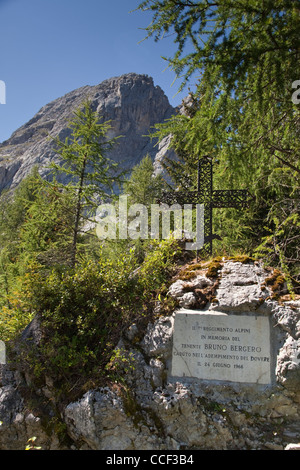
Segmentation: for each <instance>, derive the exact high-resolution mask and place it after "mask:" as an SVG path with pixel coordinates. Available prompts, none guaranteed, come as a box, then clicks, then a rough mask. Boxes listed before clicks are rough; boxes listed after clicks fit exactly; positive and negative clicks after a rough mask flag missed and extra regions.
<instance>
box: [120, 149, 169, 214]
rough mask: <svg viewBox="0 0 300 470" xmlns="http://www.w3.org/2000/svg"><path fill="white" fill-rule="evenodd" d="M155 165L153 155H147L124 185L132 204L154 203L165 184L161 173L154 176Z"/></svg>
mask: <svg viewBox="0 0 300 470" xmlns="http://www.w3.org/2000/svg"><path fill="white" fill-rule="evenodd" d="M153 173H154V167H153V163H152V160H151V157H150V156H149V155H147V156H146V157H144V158H143V159H142V160H141V162H140V163H139V164H138V165H136V166H135V167H134V168H133V170H132V172H131V175H130V178H129V179H128V180H127V181H125V183H124V186H123V191H124V194H127V195H128V196H129V203H130V204H143V205H145V206H150V204H152V203H154V202H155V200H156V199H157V198H159V195H160V194H161V189H162V186H163V180H162V177H161V175H157V176H154V175H153Z"/></svg>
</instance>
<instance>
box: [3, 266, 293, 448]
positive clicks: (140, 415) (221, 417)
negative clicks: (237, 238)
mask: <svg viewBox="0 0 300 470" xmlns="http://www.w3.org/2000/svg"><path fill="white" fill-rule="evenodd" d="M269 274H270V273H269V272H267V271H265V270H264V269H263V268H262V266H261V265H260V264H254V263H251V264H244V265H242V264H241V263H237V262H233V261H224V263H223V265H222V270H220V273H219V281H220V283H219V287H218V289H217V291H216V293H215V295H216V297H217V303H214V304H213V306H212V305H208V306H206V307H205V310H206V311H209V309H210V308H212V309H214V310H215V309H216V308H220V309H221V310H222V309H225V311H226V312H229V310H230V309H232V312H234V314H235V315H236V314H239V313H242V312H245V314H246V315H249V314H250V315H251V314H253V312H258V311H259V312H260V314H261V315H266V316H269V317H270V328H271V331H272V341H273V345H274V350H275V355H274V356H275V357H274V361H273V363H274V369H276V370H275V371H274V376H275V379H274V382H272V383H271V384H269V385H265V384H263V385H257V384H247V383H237V382H236V383H235V382H226V381H219V382H217V383H216V382H215V381H203V380H197V379H195V380H194V379H191V378H186V377H172V376H171V373H170V371H171V360H172V344H173V331H174V314H172V315H170V316H160V315H161V312H158V313H157V317H156V319H155V320H154V321H151V322H149V323H148V325H147V326H146V329H145V331H144V332H142V331H141V330H139V328H140V327H139V326H138V325H137V324H133V325H132V327H131V328H129V329H128V330H127V331H126V332H125V334H124V337H123V338H121V339H120V341H119V344H118V347H119V348H120V349H121V351H122V354H124V357H125V356H126V357H131V358H132V362H131V367H128V363H127V362H126V361H125V362H124V371H120V377H122V386H120V384H115V385H114V384H112V385H110V386H107V387H102V388H95V389H91V390H89V391H88V392H87V393H85V394H84V395H83V396H82V397H81V398H79V399H77V400H75V401H72V402H70V403H67V404H66V405H64V407H63V409H60V413H61V419H62V422H63V423H64V426H65V429H66V433H67V435H68V437H69V438H70V439H71V444H69V447H68V448H76V449H93V450H134V449H137V450H163V449H168V450H180V449H182V450H184V449H191V450H193V449H200V450H201V449H202V450H222V449H226V450H230V449H238V450H246V449H253V450H259V449H272V450H281V449H282V450H283V449H292V448H294V447H295V446H296V447H297V445H298V444H299V441H300V428H299V414H300V406H299V404H300V394H299V389H300V373H299V371H300V359H299V346H300V345H299V339H300V338H299V330H300V309H299V306H298V305H297V304H295V303H291V302H282V303H279V302H278V301H276V300H274V299H268V298H266V297H263V303H262V302H261V301H260V302H259V303H257V296H260V295H261V294H264V295H266V291H265V290H262V291H261V286H262V284H263V282H264V279H265V278H266V277H267V276H269ZM204 281H205V282H204ZM209 282H211V283H213V281H211V280H209V279H208V280H206V278H205V276H202V277H201V278H199V279H196V278H195V279H193V280H192V281H191V280H189V281H184V283H186V284H184V288H185V293H188V292H189V290H188V287H187V284H188V283H190V284H189V285H190V289H191V292H192V289H194V287H195V285H196V286H197V288H201V287H199V286H202V288H203V289H206V288H207V286H208V287H209V286H210V285H211V284H209ZM182 286H183V284H182V282H180V283H179V282H177V283H176V285H175V283H173V285H171V286H170V289H169V295H171V294H172V295H175V297H176V298H177V299H180V298H181V296H182ZM30 328H31V329H33V330H34V325H31V327H30ZM30 328H28V329H27V330H26V332H25V334H24V335H23V339H24V336H25V337H28V334H29V333H30ZM37 331H38V330H37ZM30 337H32V336H31V335H30ZM1 370H2V372H1ZM0 372H1V373H0V421H2V423H3V424H2V426H0V449H7V448H9V449H21V448H24V446H25V444H26V439H28V438H30V437H32V435H37V436H38V437H39V442H38V445H42V447H43V448H44V449H59V448H61V445H62V444H61V443H60V442H59V440H58V439H57V438H56V439H55V435H53V434H52V435H51V436H49V435H46V434H45V430H44V427H43V426H42V423H41V419H40V417H39V416H38V415H37V414H36V413H35V411H34V410H29V409H28V408H26V400H25V399H24V397H23V396H22V393H21V390H22V387H20V384H22V377H18V376H17V374H16V372H14V371H12V370H10V368H9V367H8V366H2V369H0ZM23 381H24V379H23ZM23 385H24V384H23ZM53 387H54V384H51V383H48V384H47V390H45V388H42V389H41V390H40V391H39V394H40V395H43V394H44V396H45V397H46V399H47V402H50V401H51V399H52V398H53V397H51V393H54V394H55V390H53ZM36 392H38V391H36ZM50 419H51V414H49V413H48V420H50Z"/></svg>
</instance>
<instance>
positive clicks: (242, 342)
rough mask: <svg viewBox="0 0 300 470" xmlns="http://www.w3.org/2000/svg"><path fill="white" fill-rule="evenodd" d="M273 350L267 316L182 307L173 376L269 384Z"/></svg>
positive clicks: (176, 324)
mask: <svg viewBox="0 0 300 470" xmlns="http://www.w3.org/2000/svg"><path fill="white" fill-rule="evenodd" d="M270 350H271V346H270V324H269V318H268V317H266V316H254V315H243V314H240V315H228V314H225V313H220V312H214V311H208V312H203V311H196V310H185V309H182V310H179V311H177V312H176V314H175V322H174V336H173V356H172V371H171V375H172V376H176V377H196V378H199V379H203V380H217V381H229V382H244V383H256V384H270V383H271V351H270Z"/></svg>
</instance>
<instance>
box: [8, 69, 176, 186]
mask: <svg viewBox="0 0 300 470" xmlns="http://www.w3.org/2000/svg"><path fill="white" fill-rule="evenodd" d="M87 98H89V99H90V101H91V103H92V104H91V105H92V108H93V110H94V111H97V112H98V113H99V115H100V116H101V117H102V119H103V120H104V121H111V125H112V129H111V131H110V132H109V138H111V137H117V136H122V138H121V139H120V141H119V142H120V143H119V144H117V145H116V146H115V147H114V148H113V150H112V151H111V152H110V154H109V157H110V158H112V159H113V160H115V161H117V162H119V163H120V162H122V165H123V166H124V169H126V170H130V169H132V168H133V166H134V165H136V164H137V163H139V162H140V161H141V160H142V158H143V157H144V156H145V155H147V154H149V155H150V156H151V158H152V160H153V161H154V162H155V164H156V159H157V156H158V160H159V159H160V158H161V153H162V148H161V147H159V146H158V147H157V146H156V144H157V142H156V141H154V142H152V141H151V139H150V137H149V134H150V132H151V128H152V127H153V126H154V125H155V124H156V123H159V122H163V121H165V120H166V119H169V118H170V117H171V116H172V114H174V113H175V112H176V109H175V108H173V107H172V106H171V105H170V103H169V101H168V98H167V97H166V95H165V94H164V92H163V90H162V89H161V88H160V87H159V86H157V85H154V82H153V78H152V77H149V76H148V75H142V74H136V73H128V74H124V75H121V76H119V77H112V78H109V79H106V80H104V81H103V82H101V83H99V84H98V85H92V86H90V85H85V86H83V87H80V88H77V89H75V90H72V91H70V92H68V93H66V94H65V95H63V96H62V97H59V98H56V99H55V100H53V101H51V102H50V103H47V104H46V105H44V106H43V107H42V108H41V109H40V110H39V111H38V112H37V113H36V114H35V115H34V116H33V117H32V118H31V119H30V120H29V121H28V122H26V123H25V124H24V125H22V126H21V127H19V128H18V129H17V130H16V131H15V132H13V133H12V135H11V136H10V138H9V139H7V140H5V141H4V142H2V143H0V191H2V190H4V189H14V188H15V187H16V186H17V185H18V184H19V183H20V181H21V180H22V179H23V178H24V177H25V176H27V175H28V174H29V173H30V172H31V170H32V169H33V167H34V166H38V167H39V172H40V174H41V176H42V177H44V178H47V176H48V174H49V170H47V166H48V165H49V163H50V162H51V161H53V160H56V159H57V154H56V152H55V150H54V148H53V146H54V142H53V141H52V139H49V134H50V135H51V136H52V137H59V138H60V139H61V140H64V139H65V138H66V137H67V136H68V135H69V134H70V130H69V129H68V122H69V121H70V119H71V118H72V114H73V113H74V111H75V110H76V109H78V107H80V106H81V104H82V103H83V101H85V100H86V99H87ZM165 150H166V148H165V147H164V146H163V151H165ZM63 182H64V181H63Z"/></svg>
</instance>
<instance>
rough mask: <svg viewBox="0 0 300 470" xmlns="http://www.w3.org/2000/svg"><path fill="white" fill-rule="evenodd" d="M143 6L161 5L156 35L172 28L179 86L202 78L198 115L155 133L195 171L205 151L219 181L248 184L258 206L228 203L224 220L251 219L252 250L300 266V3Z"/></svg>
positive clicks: (148, 5)
mask: <svg viewBox="0 0 300 470" xmlns="http://www.w3.org/2000/svg"><path fill="white" fill-rule="evenodd" d="M138 8H139V9H140V10H142V11H144V10H147V11H151V12H152V14H153V20H152V22H151V24H150V25H149V26H148V27H147V28H146V34H147V37H148V38H149V37H153V38H154V39H155V40H156V41H158V40H161V39H163V38H164V37H165V36H167V35H172V36H173V37H174V43H175V44H176V46H177V48H176V51H175V53H174V55H173V56H171V57H169V58H166V60H167V62H168V64H169V66H170V67H171V68H172V69H173V70H174V72H175V73H176V75H177V76H178V78H179V77H180V81H181V88H183V87H184V86H185V85H186V84H187V83H188V82H189V81H190V82H191V81H193V82H195V81H196V86H195V88H194V92H193V93H194V101H195V102H196V109H194V110H193V114H192V116H191V115H188V114H183V115H180V114H179V115H176V116H174V117H172V118H171V119H170V120H169V121H168V122H165V123H163V124H162V125H158V126H157V133H156V137H158V138H160V139H161V138H163V137H164V136H166V135H170V134H171V135H172V137H173V138H172V141H171V145H172V146H173V148H174V149H175V151H176V152H177V153H178V154H179V156H180V157H182V161H183V165H185V166H187V169H185V170H183V174H187V175H189V174H193V172H195V171H196V161H197V160H198V158H199V156H200V157H201V156H202V155H206V154H209V155H211V156H212V157H214V160H215V161H216V160H218V162H219V164H218V167H216V165H215V166H214V168H215V180H214V183H215V189H219V188H220V189H230V188H232V187H236V188H241V189H243V188H247V189H249V190H250V192H251V193H252V194H253V195H254V196H255V203H254V204H253V205H252V207H251V208H250V209H249V210H248V211H247V212H243V213H235V214H232V213H231V211H228V210H227V211H226V214H227V218H228V217H230V219H231V220H230V224H229V221H228V224H227V221H226V220H225V221H224V220H223V222H222V223H225V225H226V224H227V225H226V227H227V228H228V227H229V226H231V227H239V228H242V227H245V231H244V234H243V237H245V234H247V236H248V240H247V241H248V242H250V243H249V245H250V247H251V249H252V250H253V249H256V248H258V245H260V248H262V252H263V251H264V252H265V255H267V256H268V258H269V260H270V261H272V262H274V263H277V264H279V265H280V266H281V267H284V266H288V267H289V269H291V270H292V271H293V273H299V254H300V253H299V248H298V247H299V244H300V243H299V242H300V235H299V227H300V218H299V213H300V166H299V164H300V159H299V155H300V143H299V134H300V119H299V116H300V106H299V104H297V100H295V99H293V96H294V97H295V93H296V92H295V89H294V85H295V83H297V80H299V73H300V69H299V58H300V36H299V28H300V8H299V5H298V3H297V2H295V1H293V0H266V1H261V0H239V1H235V0H221V1H219V0H216V1H215V0H214V1H210V0H199V1H189V0H162V1H161V0H145V1H143V2H142V3H141V4H140V5H139V7H138ZM173 169H174V165H173ZM177 174H178V171H177ZM194 179H195V177H193V180H194ZM215 220H216V221H217V223H218V220H217V219H215ZM230 230H231V239H230V240H229V245H230V246H232V245H233V241H234V239H235V234H234V233H233V230H232V229H230ZM261 242H262V243H261ZM299 280H300V279H298V281H299ZM296 281H297V279H296Z"/></svg>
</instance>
